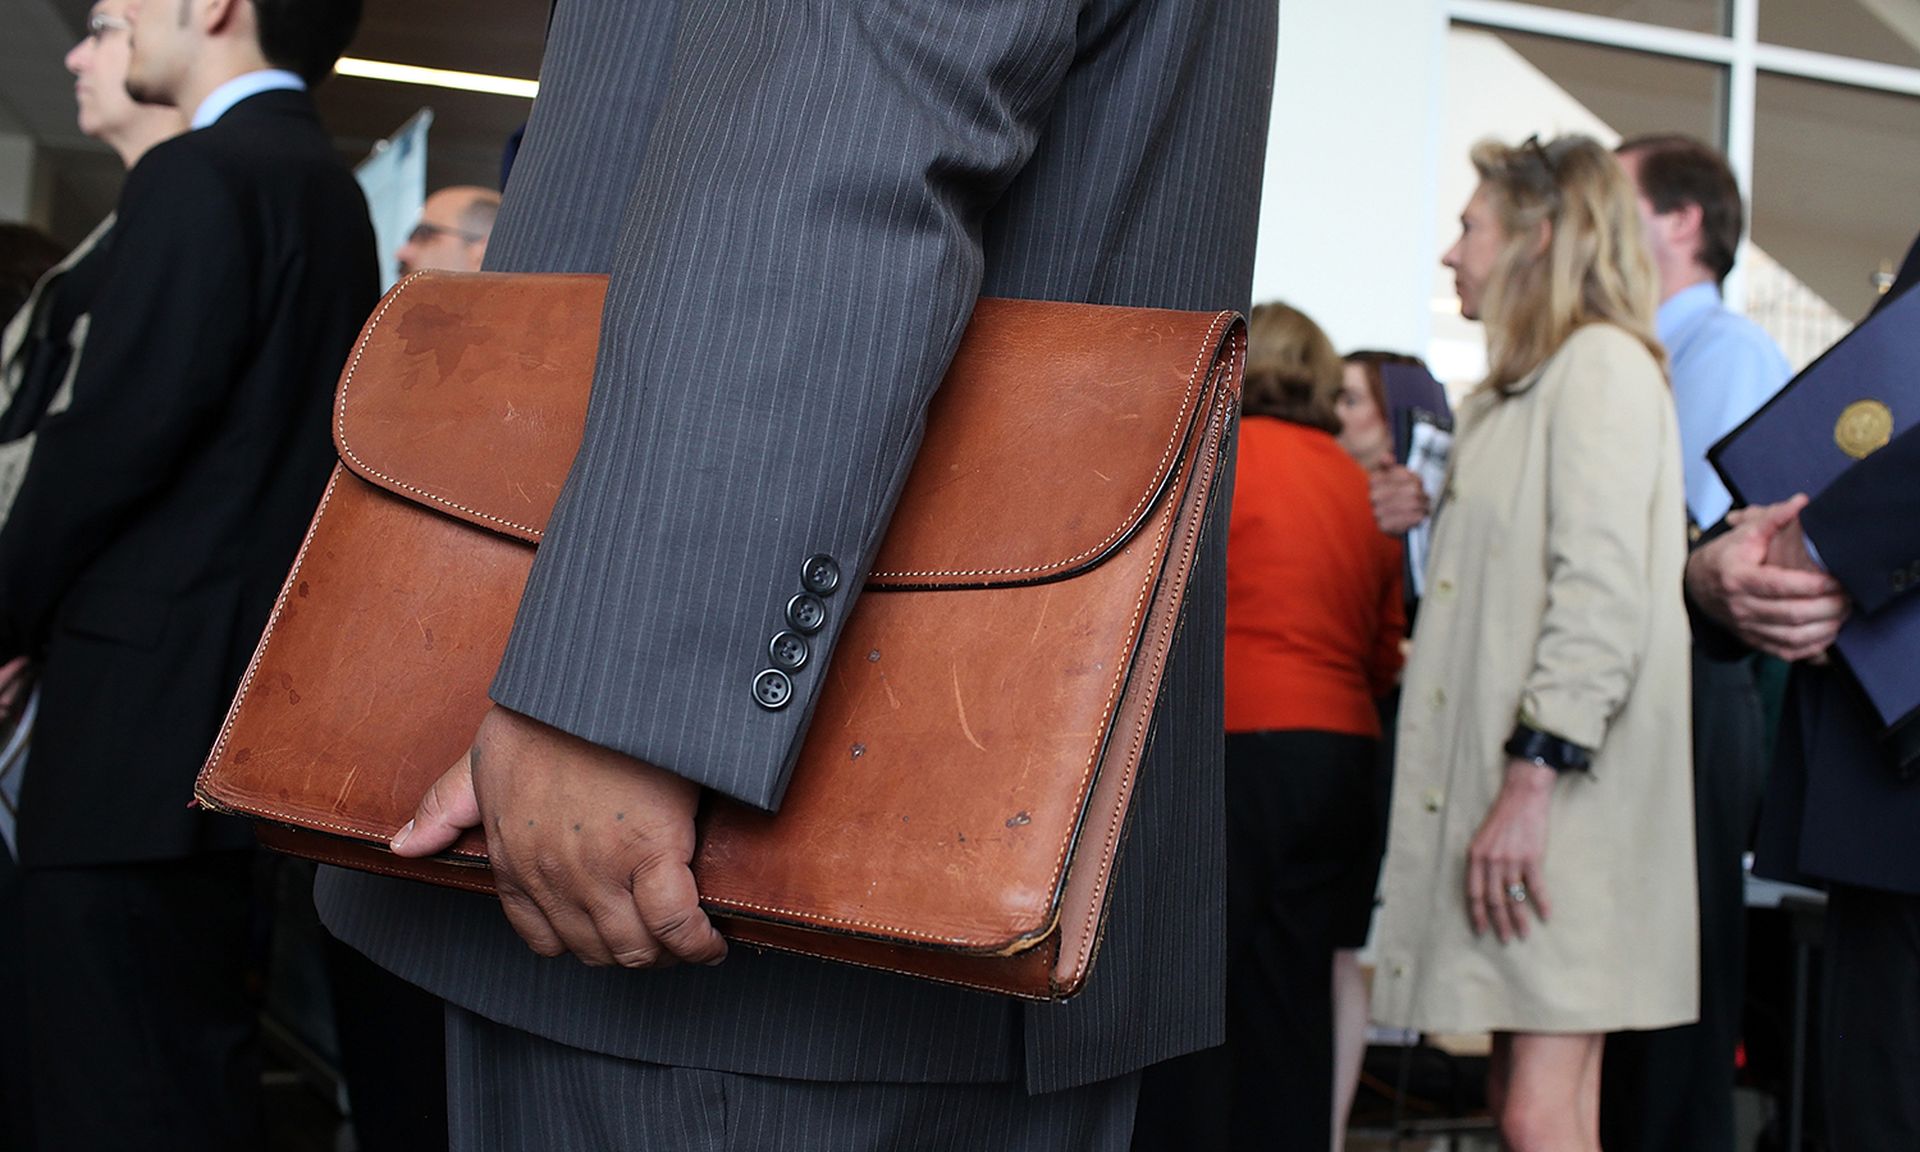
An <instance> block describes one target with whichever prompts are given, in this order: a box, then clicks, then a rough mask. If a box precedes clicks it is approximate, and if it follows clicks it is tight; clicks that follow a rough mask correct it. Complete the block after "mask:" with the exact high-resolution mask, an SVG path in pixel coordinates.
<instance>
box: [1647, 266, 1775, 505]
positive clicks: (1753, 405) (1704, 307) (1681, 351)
mask: <svg viewBox="0 0 1920 1152" xmlns="http://www.w3.org/2000/svg"><path fill="white" fill-rule="evenodd" d="M1656 325H1657V327H1658V329H1659V334H1660V342H1661V343H1662V344H1665V345H1666V346H1667V361H1668V364H1669V365H1670V370H1671V373H1672V376H1673V404H1674V408H1675V409H1676V410H1677V411H1678V413H1679V417H1680V454H1681V457H1682V460H1681V464H1682V474H1683V476H1684V478H1685V481H1686V486H1687V510H1688V511H1689V512H1691V513H1692V515H1693V518H1694V521H1695V522H1696V523H1698V524H1699V525H1700V526H1701V527H1702V528H1708V527H1711V526H1712V525H1713V524H1714V523H1715V522H1716V521H1718V520H1719V519H1720V518H1721V517H1722V516H1725V515H1726V514H1727V509H1729V508H1731V507H1732V506H1733V497H1732V496H1730V495H1728V493H1727V489H1726V485H1724V484H1722V483H1720V476H1719V474H1718V473H1716V472H1714V470H1713V465H1711V464H1709V463H1707V449H1708V448H1711V447H1712V446H1713V444H1714V442H1715V441H1717V440H1719V439H1720V438H1721V437H1722V436H1725V435H1726V434H1727V433H1728V432H1731V431H1733V429H1734V428H1736V427H1738V426H1739V424H1740V422H1741V421H1743V420H1745V419H1746V418H1747V417H1749V416H1751V415H1753V413H1754V411H1755V410H1756V409H1758V408H1759V407H1760V406H1761V405H1762V404H1765V403H1766V402H1767V401H1768V400H1770V399H1772V397H1773V394H1774V393H1775V392H1778V391H1779V390H1780V386H1781V385H1782V384H1785V383H1786V382H1787V379H1788V378H1789V377H1790V376H1792V375H1793V370H1792V369H1791V368H1790V367H1788V365H1787V358H1786V357H1785V356H1782V355H1781V354H1780V349H1779V348H1777V347H1775V346H1774V343H1773V340H1772V338H1771V337H1769V336H1768V335H1767V334H1766V333H1765V332H1763V331H1761V329H1760V326H1759V325H1758V324H1755V323H1754V322H1753V321H1751V320H1749V319H1747V318H1746V317H1744V316H1740V315H1736V314H1735V313H1733V312H1730V311H1728V309H1727V307H1726V305H1724V304H1722V303H1721V302H1720V289H1719V288H1718V287H1717V286H1716V285H1713V284H1695V285H1693V286H1692V287H1690V288H1683V289H1681V290H1680V291H1678V292H1676V293H1674V294H1673V295H1672V296H1671V297H1669V298H1668V299H1667V301H1666V302H1665V303H1664V304H1661V305H1660V313H1659V316H1658V317H1657V319H1656Z"/></svg>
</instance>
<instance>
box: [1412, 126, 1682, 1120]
mask: <svg viewBox="0 0 1920 1152" xmlns="http://www.w3.org/2000/svg"><path fill="white" fill-rule="evenodd" d="M1473 163H1474V167H1475V169H1476V170H1477V171H1478V173H1479V176H1480V184H1479V187H1478V188H1476V189H1475V191H1474V193H1473V196H1472V198H1471V199H1470V200H1469V201H1468V202H1467V206H1466V210H1465V211H1464V212H1463V213H1462V216H1461V227H1462V234H1461V237H1460V240H1459V241H1458V242H1457V243H1456V244H1455V245H1454V246H1453V248H1452V249H1451V250H1450V251H1449V252H1448V253H1447V255H1446V258H1445V260H1444V261H1443V263H1445V264H1446V265H1447V266H1448V267H1449V268H1452V269H1453V270H1454V276H1455V282H1456V285H1457V287H1458V291H1459V294H1460V303H1461V311H1462V313H1463V314H1464V315H1466V316H1467V317H1468V318H1470V319H1480V320H1483V321H1484V322H1485V323H1486V328H1487V351H1488V361H1489V363H1490V365H1491V367H1490V370H1489V373H1488V376H1487V379H1486V381H1485V382H1484V383H1482V384H1481V386H1480V387H1479V389H1478V390H1477V391H1475V392H1474V393H1473V394H1472V395H1471V396H1469V397H1468V398H1467V399H1466V400H1465V401H1464V402H1463V403H1462V404H1461V405H1460V407H1459V409H1458V411H1457V412H1456V413H1455V417H1456V421H1457V428H1456V432H1455V441H1454V451H1453V465H1452V473H1451V477H1450V479H1449V482H1448V486H1447V490H1446V494H1445V496H1444V497H1443V500H1442V503H1441V507H1440V508H1439V510H1438V511H1437V512H1436V514H1435V516H1436V521H1435V527H1434V541H1433V552H1432V557H1431V560H1430V562H1429V570H1428V573H1427V580H1428V584H1427V596H1426V599H1425V601H1424V602H1423V605H1422V609H1421V612H1420V618H1419V623H1418V626H1417V627H1416V629H1415V634H1414V643H1413V655H1412V659H1411V662H1410V663H1409V665H1408V668H1407V675H1406V680H1405V687H1404V694H1403V697H1402V704H1401V711H1400V723H1399V732H1398V736H1399V740H1398V761H1397V764H1396V769H1395V771H1396V779H1395V800H1394V806H1393V820H1392V832H1391V837H1390V846H1389V848H1388V854H1387V865H1386V903H1385V909H1384V914H1383V918H1382V924H1381V938H1380V944H1379V967H1378V969H1377V975H1376V979H1375V987H1374V1010H1375V1015H1376V1017H1377V1018H1379V1019H1380V1020H1381V1021H1383V1022H1385V1023H1388V1024H1393V1025H1398V1026H1402V1027H1411V1028H1417V1029H1421V1030H1425V1031H1432V1032H1473V1031H1491V1032H1492V1033H1493V1034H1494V1047H1493V1058H1492V1061H1491V1064H1490V1069H1489V1077H1488V1080H1489V1083H1488V1099H1489V1103H1490V1105H1491V1107H1492V1109H1493V1111H1494V1114H1495V1116H1496V1117H1497V1118H1498V1120H1499V1123H1500V1128H1501V1134H1502V1136H1503V1138H1504V1139H1505V1141H1506V1143H1507V1146H1508V1147H1510V1148H1512V1149H1515V1150H1516V1152H1536V1150H1551V1152H1597V1150H1598V1149H1599V1147H1600V1145H1599V1136H1598V1119H1597V1117H1598V1106H1599V1082H1600V1053H1601V1037H1602V1035H1603V1034H1604V1033H1606V1032H1609V1031H1615V1030H1623V1029H1648V1028H1662V1027H1667V1026H1670V1025H1674V1024H1680V1023H1684V1022H1687V1021H1689V1020H1691V1019H1693V1018H1694V1016H1695V1012H1696V1005H1697V1002H1698V987H1697V985H1698V977H1697V973H1698V969H1697V966H1696V963H1695V955H1696V950H1697V946H1698V940H1697V936H1698V933H1697V925H1696V909H1695V901H1694V892H1693V887H1694V867H1693V818H1692V803H1693V796H1692V784H1691V772H1690V768H1689V762H1688V756H1689V750H1688V703H1687V695H1688V683H1689V678H1688V667H1687V645H1688V635H1689V633H1688V625H1687V615H1686V609H1685V607H1684V606H1683V603H1682V600H1681V571H1682V567H1683V565H1684V562H1685V556H1686V522H1685V498H1684V495H1683V492H1682V484H1681V473H1680V451H1679V440H1678V434H1677V431H1676V423H1675V417H1674V413H1673V405H1672V401H1671V399H1670V397H1669V395H1668V392H1667V387H1666V379H1665V375H1664V372H1663V369H1662V358H1663V354H1662V352H1661V349H1660V346H1659V344H1658V343H1657V342H1656V341H1655V339H1654V337H1653V314H1654V276H1653V271H1652V269H1651V267H1650V266H1649V264H1648V261H1647V257H1646V255H1645V253H1644V251H1643V249H1642V247H1641V242H1640V234H1639V220H1638V217H1637V215H1636V209H1635V201H1634V192H1633V188H1632V185H1631V184H1629V183H1628V181H1627V179H1626V176H1625V175H1624V174H1623V173H1622V172H1621V171H1620V169H1619V167H1618V165H1617V164H1616V162H1615V161H1614V158H1613V157H1612V155H1611V154H1609V153H1608V151H1607V150H1606V149H1605V148H1603V147H1601V146H1600V145H1599V144H1598V143H1596V142H1595V141H1593V140H1590V139H1587V138H1585V137H1579V136H1571V137H1563V138H1561V139H1558V140H1555V141H1553V142H1551V143H1548V144H1545V145H1542V144H1541V143H1539V142H1538V140H1529V141H1527V142H1526V143H1524V144H1522V145H1520V146H1519V147H1515V148H1509V147H1504V146H1502V145H1500V144H1498V143H1493V142H1485V143H1482V144H1480V145H1479V146H1477V147H1476V148H1475V149H1474V150H1473ZM1549 833H1551V835H1549ZM1463 904H1464V906H1463Z"/></svg>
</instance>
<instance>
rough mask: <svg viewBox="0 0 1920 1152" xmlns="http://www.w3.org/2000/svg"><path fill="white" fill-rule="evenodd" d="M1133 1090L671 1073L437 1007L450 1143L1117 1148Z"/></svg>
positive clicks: (717, 1150)
mask: <svg viewBox="0 0 1920 1152" xmlns="http://www.w3.org/2000/svg"><path fill="white" fill-rule="evenodd" d="M1138 1089H1139V1077H1138V1075H1126V1076H1120V1077H1116V1078H1114V1079H1112V1080H1103V1081H1100V1082H1098V1083H1094V1084H1088V1085H1085V1086H1083V1087H1079V1088H1069V1089H1066V1090H1065V1091H1061V1092H1050V1093H1047V1094H1046V1095H1043V1096H1029V1095H1028V1094H1027V1092H1026V1090H1025V1089H1024V1088H1023V1087H1021V1086H1020V1085H1018V1084H880V1083H858V1082H852V1083H850V1082H837V1081H815V1080H785V1079H780V1078H777V1077H771V1076H744V1075H740V1074H738V1073H732V1072H714V1071H709V1070H706V1069H700V1068H674V1067H668V1066H666V1065H663V1064H649V1063H646V1062H644V1061H639V1060H622V1059H620V1058H619V1057H616V1056H603V1055H601V1054H599V1053H597V1052H587V1051H584V1050H582V1049H579V1048H569V1047H567V1046H565V1045H562V1044H556V1043H554V1042H552V1041H550V1040H544V1039H542V1038H540V1037H538V1036H533V1035H530V1034H528V1033H526V1032H522V1031H519V1030H518V1029H515V1028H509V1027H506V1026H505V1025H502V1024H496V1023H494V1022H492V1021H490V1020H487V1019H485V1018H484V1017H481V1016H476V1015H474V1014H473V1013H471V1012H468V1011H466V1010H465V1009H462V1008H458V1007H454V1006H452V1005H448V1007H447V1095H448V1099H449V1103H450V1107H451V1110H452V1116H451V1123H450V1125H449V1126H450V1128H451V1132H452V1138H453V1147H454V1149H455V1150H456V1152H603V1150H605V1152H613V1150H617V1152H788V1150H790V1152H896V1150H898V1152H906V1150H909V1149H910V1150H912V1152H987V1150H992V1152H1122V1150H1123V1149H1125V1148H1126V1146H1127V1135H1128V1132H1129V1130H1130V1129H1131V1128H1132V1126H1133V1109H1134V1101H1135V1097H1136V1095H1137V1093H1138Z"/></svg>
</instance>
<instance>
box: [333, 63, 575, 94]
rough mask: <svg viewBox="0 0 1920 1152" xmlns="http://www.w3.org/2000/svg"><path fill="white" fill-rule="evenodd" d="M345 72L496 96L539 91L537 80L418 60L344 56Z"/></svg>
mask: <svg viewBox="0 0 1920 1152" xmlns="http://www.w3.org/2000/svg"><path fill="white" fill-rule="evenodd" d="M334 71H335V72H337V73H339V74H340V75H342V76H355V77H358V78H360V79H362V80H390V81H392V82H393V83H395V84H424V85H426V86H428V87H430V88H454V89H458V90H459V91H462V92H488V93H492V94H493V95H496V96H518V97H521V98H522V99H526V100H531V99H533V97H534V95H535V94H536V93H538V92H539V91H540V82H539V81H537V80H521V79H519V78H518V77H514V76H488V75H486V74H485V73H481V72H455V71H451V70H449V69H446V68H422V67H419V66H418V65H415V64H393V63H389V62H388V61H385V60H361V59H358V58H357V57H353V56H342V57H341V58H340V62H339V63H338V64H336V65H334Z"/></svg>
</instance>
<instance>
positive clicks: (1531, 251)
mask: <svg viewBox="0 0 1920 1152" xmlns="http://www.w3.org/2000/svg"><path fill="white" fill-rule="evenodd" d="M1551 247H1553V221H1551V220H1546V219H1542V220H1540V221H1539V222H1538V223H1536V224H1535V225H1534V226H1533V243H1532V244H1531V245H1529V246H1528V248H1527V255H1528V256H1529V257H1530V258H1532V259H1534V260H1539V259H1541V258H1542V257H1544V256H1546V254H1547V249H1549V248H1551Z"/></svg>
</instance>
